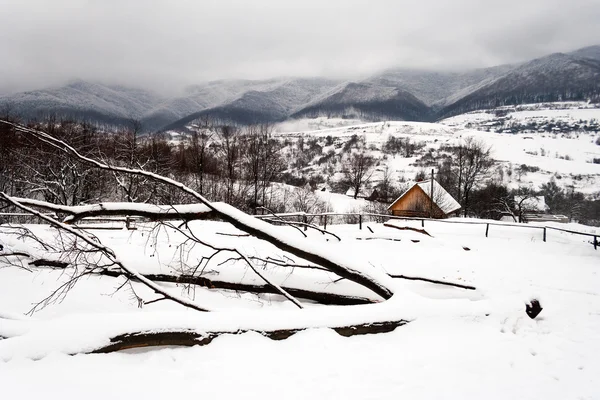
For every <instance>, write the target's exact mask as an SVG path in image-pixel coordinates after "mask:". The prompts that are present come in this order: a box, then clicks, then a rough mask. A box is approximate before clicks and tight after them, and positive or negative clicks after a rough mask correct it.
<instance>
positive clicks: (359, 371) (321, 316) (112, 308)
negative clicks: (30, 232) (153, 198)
mask: <svg viewBox="0 0 600 400" xmlns="http://www.w3.org/2000/svg"><path fill="white" fill-rule="evenodd" d="M453 221H471V220H465V219H450V220H447V221H446V222H441V221H439V222H438V221H426V222H425V227H424V229H425V230H426V231H427V232H429V233H430V234H431V236H432V237H429V236H425V235H423V234H420V233H417V232H414V231H400V230H397V229H393V228H388V227H384V226H383V225H382V224H376V223H368V224H366V225H368V226H369V227H371V229H372V230H373V233H371V232H370V231H369V230H368V229H366V228H364V227H363V230H359V229H358V227H357V225H334V226H331V227H330V229H331V230H332V232H334V233H336V234H337V235H339V236H340V237H341V238H342V242H339V243H337V241H335V242H327V241H325V239H323V236H322V235H321V234H319V233H316V232H315V233H311V231H310V230H309V231H307V234H308V235H309V239H310V240H311V242H312V241H315V242H318V243H321V244H323V245H324V246H326V247H328V248H329V249H330V251H331V252H335V253H339V252H342V253H344V254H345V255H346V257H349V258H356V259H357V260H358V257H360V255H361V254H362V255H365V256H367V257H368V262H369V263H371V264H373V265H374V266H377V267H378V268H382V269H383V270H385V271H387V272H389V273H393V274H404V275H409V276H423V277H427V278H431V279H438V280H447V281H451V282H460V283H463V284H468V285H473V286H476V287H477V290H476V291H469V290H463V289H458V288H453V287H446V286H438V285H432V284H430V283H426V282H418V281H405V280H394V281H393V285H394V286H395V295H394V296H393V297H392V299H391V300H389V301H387V302H382V303H378V304H372V305H365V306H356V307H354V306H352V307H331V306H327V307H325V306H318V305H314V304H312V305H311V304H309V303H306V305H307V308H306V309H305V310H297V309H295V308H294V306H293V305H292V304H291V303H289V302H288V301H285V300H284V299H283V298H282V297H281V296H272V295H271V296H265V295H263V296H256V295H240V296H236V295H234V294H232V293H230V294H226V293H224V292H217V291H212V290H209V289H206V288H197V289H196V290H195V291H194V292H193V296H194V298H195V301H196V302H199V303H201V304H206V305H207V306H210V307H211V308H219V309H221V310H222V311H219V312H214V313H200V312H195V311H192V310H186V309H184V308H182V307H181V306H178V305H176V304H173V303H168V302H159V303H155V304H152V305H148V306H146V307H144V308H142V309H139V308H137V305H136V304H135V303H134V302H132V301H131V299H130V297H129V294H128V293H127V291H119V292H117V293H116V294H114V295H110V294H112V292H114V290H115V289H116V287H118V286H119V285H120V284H121V283H122V280H120V279H115V278H108V277H103V278H99V277H95V276H90V277H89V278H87V279H84V280H82V281H80V282H79V283H78V285H77V286H76V287H75V288H74V289H73V292H72V293H70V294H69V295H68V296H67V297H66V298H65V299H64V301H62V302H60V303H56V304H54V305H51V306H49V307H47V308H45V309H43V310H42V311H40V312H39V313H37V314H36V315H35V319H30V318H29V317H23V316H22V313H23V312H25V311H27V310H28V309H29V308H30V307H31V303H33V302H35V301H39V300H40V299H41V298H42V297H44V296H45V295H47V293H48V291H49V290H51V289H52V288H54V287H56V286H57V285H58V284H59V283H60V282H61V281H62V279H64V276H63V275H61V272H60V271H52V270H44V269H42V270H36V271H34V272H28V271H26V270H24V269H17V268H0V305H1V307H0V309H1V311H2V312H0V316H1V318H0V336H13V337H12V338H10V339H4V340H0V360H2V361H0V387H2V393H3V394H4V395H5V396H7V398H25V399H29V398H37V397H44V398H49V399H55V398H56V399H58V398H60V399H71V398H86V399H88V398H89V399H106V398H115V397H116V398H122V397H129V396H135V397H140V398H145V399H154V398H157V399H158V398H165V397H169V398H171V397H175V398H177V397H187V396H203V397H210V398H248V399H253V398H262V399H264V398H275V397H278V398H281V397H284V398H292V399H293V398H298V399H305V398H309V397H314V398H345V399H355V398H356V399H364V398H389V397H390V396H406V397H408V398H411V399H412V398H415V399H437V398H491V399H506V398H519V399H540V398H543V399H565V398H588V399H592V398H598V397H599V396H600V387H599V386H598V384H597V376H598V375H599V374H600V342H598V340H597V333H598V332H599V330H600V276H599V274H598V266H599V265H600V263H599V261H600V252H598V251H597V250H596V251H595V250H594V249H593V247H592V246H591V245H590V244H589V239H590V238H586V237H582V236H577V235H571V234H568V233H564V232H556V231H548V242H546V243H544V242H543V241H542V233H541V230H540V229H536V227H535V226H531V225H519V227H514V226H510V225H509V224H504V225H501V226H496V225H494V226H490V229H489V237H487V238H486V237H485V235H484V232H485V226H484V225H480V224H472V225H466V224H458V223H454V222H453ZM477 222H484V223H485V222H486V221H477ZM393 223H394V224H397V225H398V226H411V227H415V228H419V229H422V228H421V224H420V222H419V221H393ZM512 225H514V224H512ZM561 226H563V225H561ZM29 227H30V228H31V229H34V230H36V231H37V232H40V234H45V235H51V234H52V230H51V229H47V228H44V227H43V226H29ZM568 228H569V229H574V230H587V231H588V232H592V233H598V230H597V228H586V227H583V226H569V227H568ZM192 229H194V231H197V232H202V235H203V237H204V238H206V239H207V240H211V241H213V240H219V241H221V244H225V245H227V244H229V245H233V244H235V245H237V246H240V247H241V249H243V250H244V251H245V252H247V253H251V254H252V252H256V253H258V254H262V255H263V256H266V255H270V254H272V255H277V254H278V253H279V252H278V251H277V250H276V249H275V248H274V247H273V246H272V245H269V244H265V243H262V244H261V243H260V242H259V241H257V240H255V239H253V238H239V237H229V236H222V235H216V232H226V233H233V232H236V230H235V229H234V228H232V227H231V226H230V225H228V224H225V223H222V222H214V221H197V222H194V223H193V224H192ZM281 230H284V231H286V232H288V233H289V234H290V235H292V234H294V230H293V229H290V228H281ZM44 232H46V233H44ZM95 233H96V232H95ZM295 235H297V236H298V238H300V237H302V236H301V235H299V234H298V233H297V232H296V233H295ZM97 236H98V237H99V239H100V240H102V241H103V242H104V243H105V244H107V245H108V246H110V247H111V248H113V249H114V250H115V252H116V253H117V254H118V256H119V257H121V258H123V259H125V260H127V262H130V263H131V265H133V266H134V267H136V268H137V269H138V270H139V271H142V272H144V273H149V272H162V273H167V272H168V271H170V270H171V269H172V268H174V267H175V266H174V265H173V261H172V260H173V258H172V257H173V255H174V254H176V252H177V251H178V250H176V249H174V248H173V247H175V246H172V244H173V243H177V241H178V240H179V239H178V237H177V236H176V235H174V234H173V233H172V232H169V233H167V232H162V233H161V236H159V237H158V238H157V241H156V242H151V243H155V246H156V247H155V248H154V247H152V248H148V231H144V229H143V227H142V226H140V229H138V231H133V232H127V231H123V230H118V231H98V232H97ZM357 238H380V239H396V240H395V241H391V240H356V239H357ZM0 240H2V242H3V243H7V244H9V245H10V246H11V248H13V249H16V248H17V247H18V246H19V245H20V246H25V245H26V243H24V242H23V241H22V240H19V239H17V238H15V237H13V236H6V235H5V234H2V237H1V239H0ZM302 240H304V239H302ZM398 240H399V241H398ZM336 243H337V244H336ZM334 245H335V246H334ZM171 246H172V247H171ZM329 246H331V247H329ZM465 248H468V249H469V250H468V251H467V250H465ZM195 252H196V253H194V252H192V253H190V258H194V257H197V256H198V254H199V253H198V252H201V250H200V249H196V250H195ZM153 254H154V255H155V256H154V257H151V256H152V255H153ZM363 259H364V257H363ZM5 261H6V260H5V259H4V258H0V262H5ZM244 269H245V268H244V267H243V266H242V265H241V264H237V263H232V264H230V265H227V266H226V267H223V268H219V274H220V275H219V277H220V278H223V279H225V278H226V276H225V275H229V278H233V277H234V276H236V275H237V276H238V278H240V277H242V276H244V272H243V271H244ZM265 272H268V273H269V276H270V277H271V278H272V279H277V280H278V282H279V283H280V284H282V283H284V280H285V279H292V280H294V279H295V280H296V282H301V281H304V282H313V283H317V284H319V282H322V281H323V280H324V279H325V276H324V275H318V274H320V272H319V271H303V270H295V271H294V272H293V273H292V274H291V275H290V274H289V271H286V272H285V273H284V274H278V273H277V272H275V271H273V270H271V269H267V270H265ZM250 274H251V272H246V273H245V276H246V277H248V278H250V277H249V276H248V275H250ZM287 283H289V282H287V281H286V284H287ZM341 283H342V282H339V283H335V284H333V283H331V282H330V283H329V284H328V285H329V286H337V285H339V284H341ZM134 286H135V288H136V291H137V292H138V294H140V295H141V296H143V297H144V298H146V299H152V298H153V297H152V296H151V294H150V293H149V291H148V290H147V289H145V288H143V287H141V286H140V285H139V284H135V283H134ZM165 287H167V288H168V290H172V291H173V292H174V293H181V294H182V295H188V296H191V295H192V293H191V292H188V291H187V290H185V289H184V288H183V287H177V286H175V285H165ZM343 288H345V289H344V290H346V291H347V290H350V291H351V292H352V291H353V290H354V289H352V287H351V286H348V285H346V286H343ZM109 295H110V296H109ZM533 297H536V298H538V299H539V300H540V301H541V304H542V307H543V308H544V310H543V311H542V313H541V314H540V316H539V317H538V318H536V319H535V320H531V319H530V318H528V317H527V316H526V315H525V312H524V303H525V302H527V301H529V300H530V299H531V298H533ZM386 318H403V319H408V320H410V321H411V322H410V323H408V324H407V325H404V326H402V327H399V328H397V329H396V330H395V331H393V332H390V333H386V334H377V335H366V336H354V337H350V338H344V337H341V336H338V335H337V334H336V333H334V332H333V331H331V330H329V329H320V328H318V327H319V326H324V324H328V325H332V324H333V325H335V324H336V323H340V324H341V323H348V322H360V321H366V320H369V319H379V320H383V319H386ZM282 326H286V327H294V326H296V327H298V326H312V327H314V329H310V330H307V331H303V332H300V333H297V334H296V335H294V336H292V337H290V338H289V339H286V340H283V341H273V340H270V339H267V338H265V337H263V336H261V335H259V334H256V333H245V334H241V335H240V334H235V332H237V330H238V329H248V328H259V329H269V327H282ZM129 329H140V330H158V329H161V330H164V329H193V330H197V331H203V330H215V329H219V330H223V331H230V332H232V334H231V335H225V336H222V337H219V338H217V339H215V340H214V341H213V342H212V343H211V344H210V345H208V346H203V347H192V348H169V347H165V348H157V349H152V350H149V349H138V350H135V349H134V350H128V351H123V352H119V353H113V354H106V355H100V354H96V355H76V356H67V355H65V354H66V353H69V352H71V351H80V350H82V349H86V348H93V347H95V346H97V345H99V344H102V343H105V341H106V337H107V335H114V334H119V333H123V332H126V331H127V330H129ZM15 335H19V336H18V337H14V336H15ZM32 359H35V361H33V360H32ZM432 382H435V384H432Z"/></svg>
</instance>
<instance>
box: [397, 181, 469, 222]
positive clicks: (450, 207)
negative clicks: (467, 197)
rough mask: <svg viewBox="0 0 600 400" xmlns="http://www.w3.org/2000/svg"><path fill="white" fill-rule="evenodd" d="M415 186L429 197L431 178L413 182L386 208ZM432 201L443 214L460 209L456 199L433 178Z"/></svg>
mask: <svg viewBox="0 0 600 400" xmlns="http://www.w3.org/2000/svg"><path fill="white" fill-rule="evenodd" d="M415 186H418V187H419V188H420V189H421V190H422V191H423V192H425V195H427V197H429V198H430V199H431V179H428V180H426V181H421V182H415V183H414V184H412V185H411V186H410V187H409V188H408V189H407V190H406V191H405V192H404V193H402V195H401V196H400V197H398V198H397V199H396V200H394V201H393V202H392V204H391V205H390V206H389V207H388V210H389V209H390V208H392V206H393V205H394V204H396V202H398V200H400V199H401V198H403V197H404V196H405V195H406V194H407V193H408V192H410V190H411V189H412V188H414V187H415ZM433 203H434V204H435V205H436V206H438V207H439V208H440V210H442V212H443V213H444V214H450V213H451V212H454V211H456V210H458V209H460V204H459V203H458V201H456V200H455V199H454V197H452V195H451V194H450V193H448V192H447V191H446V189H444V188H443V187H442V185H440V184H439V182H438V181H436V180H435V179H434V180H433Z"/></svg>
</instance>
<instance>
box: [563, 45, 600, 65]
mask: <svg viewBox="0 0 600 400" xmlns="http://www.w3.org/2000/svg"><path fill="white" fill-rule="evenodd" d="M569 54H571V55H574V56H576V57H583V58H591V59H594V60H599V61H600V45H598V46H588V47H584V48H582V49H579V50H575V51H573V52H571V53H569Z"/></svg>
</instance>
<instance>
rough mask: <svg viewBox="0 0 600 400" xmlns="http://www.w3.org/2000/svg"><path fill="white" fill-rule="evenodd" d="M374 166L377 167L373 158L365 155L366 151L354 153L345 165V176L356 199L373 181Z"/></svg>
mask: <svg viewBox="0 0 600 400" xmlns="http://www.w3.org/2000/svg"><path fill="white" fill-rule="evenodd" d="M373 165H375V161H374V160H373V157H371V156H369V155H367V154H365V152H364V151H358V152H353V153H351V154H350V155H349V156H348V158H347V160H346V163H345V175H346V180H347V181H348V182H349V183H350V187H351V188H352V190H354V198H355V199H356V198H357V197H358V195H359V194H360V192H361V190H362V189H363V187H364V186H365V185H366V184H368V183H369V181H370V180H371V176H372V175H373V171H372V170H371V168H372V167H373Z"/></svg>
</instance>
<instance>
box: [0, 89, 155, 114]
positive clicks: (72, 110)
mask: <svg viewBox="0 0 600 400" xmlns="http://www.w3.org/2000/svg"><path fill="white" fill-rule="evenodd" d="M162 101H164V98H163V97H161V96H160V95H158V94H156V93H153V92H150V91H146V90H142V89H135V88H128V87H124V86H109V85H103V84H100V83H91V82H86V81H82V80H77V81H73V82H71V83H69V84H67V85H65V86H62V87H57V88H51V89H44V90H36V91H30V92H23V93H18V94H16V95H12V96H2V97H0V105H6V106H7V107H8V109H9V111H10V112H11V113H14V114H16V115H18V116H21V117H23V118H43V117H45V116H47V115H52V114H56V115H58V116H61V115H67V116H71V117H77V118H87V117H90V118H94V119H100V120H102V121H103V122H111V121H112V120H114V122H117V123H118V122H120V121H123V120H127V119H140V118H142V116H143V115H144V114H145V113H146V112H147V110H148V109H150V108H152V107H155V106H156V105H157V104H159V103H160V102H162Z"/></svg>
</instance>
